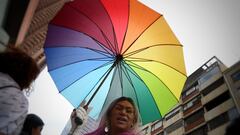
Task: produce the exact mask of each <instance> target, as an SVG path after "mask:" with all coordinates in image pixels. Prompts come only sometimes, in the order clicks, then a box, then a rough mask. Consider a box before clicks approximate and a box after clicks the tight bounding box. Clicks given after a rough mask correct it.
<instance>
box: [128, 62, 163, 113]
mask: <svg viewBox="0 0 240 135" xmlns="http://www.w3.org/2000/svg"><path fill="white" fill-rule="evenodd" d="M126 64H127V63H126ZM124 67H125V66H124ZM125 68H126V67H125ZM129 68H131V67H130V66H129ZM131 69H132V68H131ZM126 70H128V71H129V72H131V73H132V74H133V75H134V76H135V77H137V78H138V79H139V80H140V81H141V82H142V83H143V84H144V85H145V86H146V87H147V88H148V86H147V85H146V84H145V82H144V81H143V80H142V78H141V77H140V76H138V75H137V73H135V72H134V70H133V69H132V71H131V70H129V69H127V68H126ZM134 89H135V88H134ZM148 89H149V88H148ZM149 93H150V94H151V97H152V99H154V97H153V95H152V93H151V92H149ZM154 104H155V106H156V107H157V108H158V113H159V115H160V116H162V115H161V112H160V108H159V107H158V106H157V104H156V102H154ZM139 111H140V109H139Z"/></svg>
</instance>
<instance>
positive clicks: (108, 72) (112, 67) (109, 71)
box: [86, 61, 118, 106]
mask: <svg viewBox="0 0 240 135" xmlns="http://www.w3.org/2000/svg"><path fill="white" fill-rule="evenodd" d="M117 63H118V61H114V63H113V65H112V66H111V67H110V69H109V70H108V71H107V74H106V76H105V77H104V78H103V80H102V82H101V83H100V84H99V85H98V88H97V89H96V91H95V92H94V93H93V95H92V96H91V98H90V99H89V100H88V102H87V104H86V105H87V106H88V105H89V104H90V102H91V101H92V100H93V98H94V96H95V95H96V94H97V92H98V91H99V89H100V87H101V86H102V84H103V83H104V82H105V80H106V79H107V77H108V75H109V74H110V73H111V71H112V70H113V69H114V67H115V66H116V64H117Z"/></svg>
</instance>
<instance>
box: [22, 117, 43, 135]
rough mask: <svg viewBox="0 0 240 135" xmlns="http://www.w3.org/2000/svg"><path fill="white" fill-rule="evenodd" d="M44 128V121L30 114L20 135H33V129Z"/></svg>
mask: <svg viewBox="0 0 240 135" xmlns="http://www.w3.org/2000/svg"><path fill="white" fill-rule="evenodd" d="M42 126H44V123H43V121H42V119H41V118H40V117H39V116H37V115H35V114H28V115H27V117H26V119H25V121H24V124H23V128H22V131H21V134H20V135H31V134H32V129H33V128H37V127H42Z"/></svg>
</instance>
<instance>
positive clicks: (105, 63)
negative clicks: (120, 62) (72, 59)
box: [60, 61, 112, 93]
mask: <svg viewBox="0 0 240 135" xmlns="http://www.w3.org/2000/svg"><path fill="white" fill-rule="evenodd" d="M111 63H112V61H110V62H108V63H105V64H103V65H101V66H99V67H98V68H95V69H93V70H91V71H89V72H88V73H86V74H85V75H83V76H82V77H80V78H78V79H76V80H75V81H74V82H72V83H70V84H69V85H68V86H66V87H65V88H64V89H63V90H61V91H60V93H61V92H63V91H64V90H66V89H67V88H68V87H70V86H71V85H72V84H74V83H75V82H77V81H78V80H80V79H81V78H83V77H85V76H86V75H87V74H89V73H91V72H93V71H95V70H97V69H99V68H102V67H104V66H107V65H109V64H111ZM100 80H101V79H100Z"/></svg>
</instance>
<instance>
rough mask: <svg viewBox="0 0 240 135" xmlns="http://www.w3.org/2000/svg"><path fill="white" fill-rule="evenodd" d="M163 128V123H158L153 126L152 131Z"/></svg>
mask: <svg viewBox="0 0 240 135" xmlns="http://www.w3.org/2000/svg"><path fill="white" fill-rule="evenodd" d="M160 127H162V121H157V122H156V123H154V124H153V125H152V131H155V130H157V129H158V128H160Z"/></svg>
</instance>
